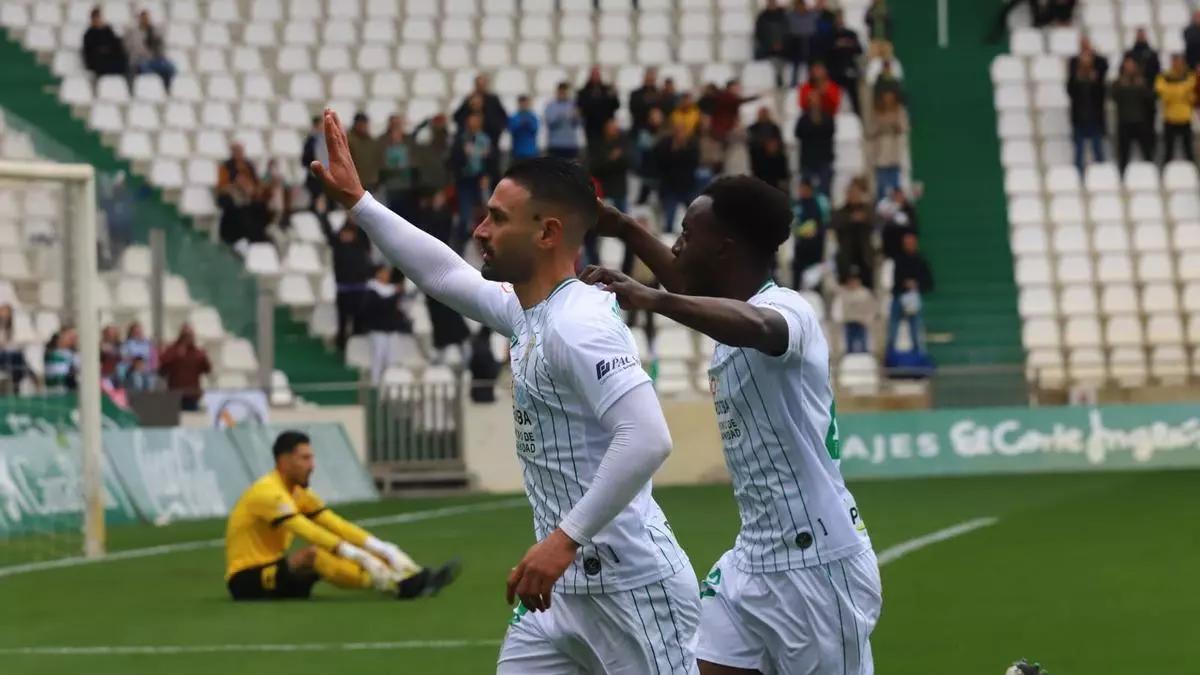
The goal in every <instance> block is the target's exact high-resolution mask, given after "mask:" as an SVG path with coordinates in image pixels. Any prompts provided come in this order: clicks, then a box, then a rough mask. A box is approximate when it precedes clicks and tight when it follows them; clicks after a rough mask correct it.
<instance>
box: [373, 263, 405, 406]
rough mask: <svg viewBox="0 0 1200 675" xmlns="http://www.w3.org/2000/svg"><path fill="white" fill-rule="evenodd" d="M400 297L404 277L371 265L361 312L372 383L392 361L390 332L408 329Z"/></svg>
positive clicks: (382, 266) (375, 383) (400, 331)
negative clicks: (371, 268)
mask: <svg viewBox="0 0 1200 675" xmlns="http://www.w3.org/2000/svg"><path fill="white" fill-rule="evenodd" d="M396 277H399V278H398V279H397V278H396ZM403 297H404V277H401V276H399V274H398V273H396V272H394V271H393V270H392V268H391V267H389V266H387V265H380V266H379V267H377V268H375V275H374V276H373V277H372V278H371V279H370V280H369V281H367V288H366V291H365V293H364V294H363V312H362V316H363V324H364V325H363V328H364V329H365V330H366V332H367V337H368V339H369V340H370V341H371V383H372V384H374V385H375V386H379V384H380V383H382V382H383V371H385V370H387V368H388V366H389V365H390V364H391V363H392V335H393V334H399V333H411V332H412V321H411V320H409V318H408V316H407V315H406V314H405V313H404V309H403V308H402V307H401V306H400V300H401V298H403Z"/></svg>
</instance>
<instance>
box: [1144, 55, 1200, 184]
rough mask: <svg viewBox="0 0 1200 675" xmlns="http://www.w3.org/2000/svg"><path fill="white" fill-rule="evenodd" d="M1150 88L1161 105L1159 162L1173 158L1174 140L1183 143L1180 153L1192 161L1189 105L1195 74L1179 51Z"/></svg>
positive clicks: (1192, 97) (1193, 156)
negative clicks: (1161, 137)
mask: <svg viewBox="0 0 1200 675" xmlns="http://www.w3.org/2000/svg"><path fill="white" fill-rule="evenodd" d="M1154 90H1155V91H1156V92H1157V93H1158V98H1159V99H1160V100H1161V101H1162V106H1163V146H1164V150H1163V163H1166V162H1170V161H1171V160H1172V159H1175V145H1176V141H1178V142H1179V144H1180V145H1182V146H1183V156H1184V157H1186V158H1187V160H1188V161H1189V162H1195V161H1196V154H1195V151H1194V149H1193V147H1192V144H1193V137H1192V107H1193V106H1194V105H1195V103H1196V78H1195V76H1194V75H1192V73H1191V72H1189V71H1188V69H1187V62H1186V61H1184V58H1183V55H1182V54H1176V55H1174V56H1172V57H1171V69H1170V70H1168V71H1167V72H1165V73H1162V74H1160V75H1159V76H1158V80H1157V81H1156V82H1155V83H1154Z"/></svg>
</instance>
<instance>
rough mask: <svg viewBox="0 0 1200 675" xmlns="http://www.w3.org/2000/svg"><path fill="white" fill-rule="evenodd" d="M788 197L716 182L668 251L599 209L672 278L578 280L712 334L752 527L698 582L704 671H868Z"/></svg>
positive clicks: (859, 574) (868, 574)
mask: <svg viewBox="0 0 1200 675" xmlns="http://www.w3.org/2000/svg"><path fill="white" fill-rule="evenodd" d="M791 222H792V211H791V206H790V203H789V200H788V198H787V196H786V195H785V194H783V193H782V192H780V191H779V190H777V189H775V188H774V187H771V186H769V185H767V184H766V183H764V182H762V181H760V180H758V179H757V178H752V177H750V176H730V177H725V178H721V179H718V180H716V181H714V182H713V183H712V184H710V185H709V186H708V188H706V189H705V190H704V192H703V194H702V195H701V196H700V197H698V198H697V199H696V200H695V201H693V202H692V204H691V205H690V206H689V208H688V210H687V214H686V216H685V217H684V221H683V231H682V233H681V234H680V236H679V239H678V240H677V241H676V243H675V246H674V248H673V249H668V248H667V247H666V246H665V245H663V244H662V243H660V242H659V241H658V239H657V238H656V237H655V236H654V234H652V233H650V232H648V231H646V230H645V229H643V228H642V227H641V226H640V225H638V224H637V223H636V222H634V221H633V220H632V219H630V218H628V217H627V216H624V215H623V214H621V213H620V212H618V211H616V210H615V209H611V208H608V209H605V210H604V211H603V213H602V215H601V217H600V222H599V224H598V230H599V231H600V232H601V233H602V234H606V235H610V236H619V237H621V238H622V239H624V240H625V241H626V243H627V244H628V245H629V246H632V247H633V250H634V252H635V253H636V254H637V255H638V256H639V257H640V258H642V260H643V261H644V262H645V263H646V264H647V265H648V266H649V267H650V269H651V270H652V271H653V272H654V273H655V275H656V276H657V277H658V279H659V281H660V282H661V283H662V285H663V287H664V289H665V290H656V289H653V288H650V287H648V286H644V285H642V284H639V283H637V282H636V281H633V280H632V279H629V278H628V277H626V276H625V275H622V274H620V273H617V272H613V271H609V270H604V269H600V268H594V267H592V268H588V269H587V270H585V272H584V274H583V275H582V278H583V280H584V281H586V282H588V283H599V284H602V285H604V286H605V287H607V289H608V290H612V291H614V292H615V293H616V294H617V297H618V299H619V300H620V303H621V305H622V306H624V307H629V308H638V309H647V310H650V311H653V312H657V313H659V314H662V315H663V316H666V317H668V318H671V319H674V320H676V321H678V322H680V323H682V324H684V325H686V326H690V327H691V328H694V329H696V330H698V331H700V332H702V333H705V334H706V335H709V336H710V337H712V338H713V339H714V340H716V341H717V343H718V344H717V346H716V351H715V353H714V354H713V358H712V363H711V365H710V368H709V386H710V388H711V390H712V393H713V398H714V403H715V405H716V412H717V425H718V431H719V432H720V434H721V439H722V442H723V444H724V448H725V461H726V464H727V465H728V467H729V472H730V474H731V476H732V479H733V488H734V496H735V498H736V500H737V503H738V509H739V511H740V513H741V521H742V526H741V530H740V532H739V533H738V536H737V540H736V541H735V542H734V545H733V548H732V549H731V550H729V551H728V552H727V553H725V554H724V555H722V556H721V558H720V560H718V561H717V563H716V565H714V566H713V568H712V571H711V572H709V574H708V576H707V578H705V579H704V580H703V581H702V582H701V587H702V591H701V598H702V599H701V606H702V610H701V620H700V642H699V645H698V647H697V657H698V658H699V660H700V671H701V673H703V674H704V675H725V674H732V673H754V672H759V673H768V674H769V673H783V674H797V675H799V674H801V673H802V674H804V675H845V674H852V675H864V674H870V673H872V672H873V664H872V659H871V647H870V635H871V630H872V629H873V628H874V626H875V622H876V620H877V619H878V617H879V611H880V607H881V589H880V580H879V567H878V564H877V562H876V559H875V553H874V551H873V550H872V548H871V540H870V538H869V537H868V536H867V529H866V525H865V524H864V523H863V517H862V514H861V513H859V511H858V507H857V506H856V505H855V502H854V497H853V496H852V495H851V494H850V492H849V491H848V490H847V489H846V486H845V483H844V482H843V481H842V475H841V471H840V470H839V468H838V462H839V460H838V457H839V448H838V428H837V413H836V408H835V406H834V399H833V391H832V388H831V386H830V380H829V346H828V344H827V343H826V341H825V336H824V334H823V333H822V331H821V323H820V320H819V319H818V317H817V316H816V314H815V313H814V312H813V310H812V307H811V306H809V304H808V302H806V301H805V300H804V299H803V297H801V296H800V295H799V294H798V293H796V292H795V291H792V290H790V289H787V288H782V287H780V286H777V285H776V284H775V283H774V282H773V281H772V278H771V277H772V273H773V271H774V267H775V252H776V249H777V248H778V247H779V245H780V244H782V243H783V242H784V241H785V240H786V239H787V237H788V232H789V228H790V226H791Z"/></svg>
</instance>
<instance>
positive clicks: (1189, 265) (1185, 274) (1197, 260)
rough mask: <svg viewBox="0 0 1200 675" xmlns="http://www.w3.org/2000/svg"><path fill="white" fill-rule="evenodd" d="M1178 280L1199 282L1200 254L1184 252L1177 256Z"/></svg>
mask: <svg viewBox="0 0 1200 675" xmlns="http://www.w3.org/2000/svg"><path fill="white" fill-rule="evenodd" d="M1179 278H1180V280H1182V281H1200V253H1198V252H1196V251H1185V252H1184V253H1181V254H1180V255H1179Z"/></svg>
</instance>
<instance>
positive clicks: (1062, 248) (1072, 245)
mask: <svg viewBox="0 0 1200 675" xmlns="http://www.w3.org/2000/svg"><path fill="white" fill-rule="evenodd" d="M1054 251H1055V253H1057V254H1058V255H1060V256H1061V255H1063V254H1067V253H1075V254H1084V255H1086V254H1088V253H1089V251H1090V247H1089V246H1088V236H1087V230H1086V229H1085V228H1084V226H1083V225H1078V224H1076V225H1064V224H1059V226H1058V227H1056V228H1055V229H1054Z"/></svg>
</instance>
